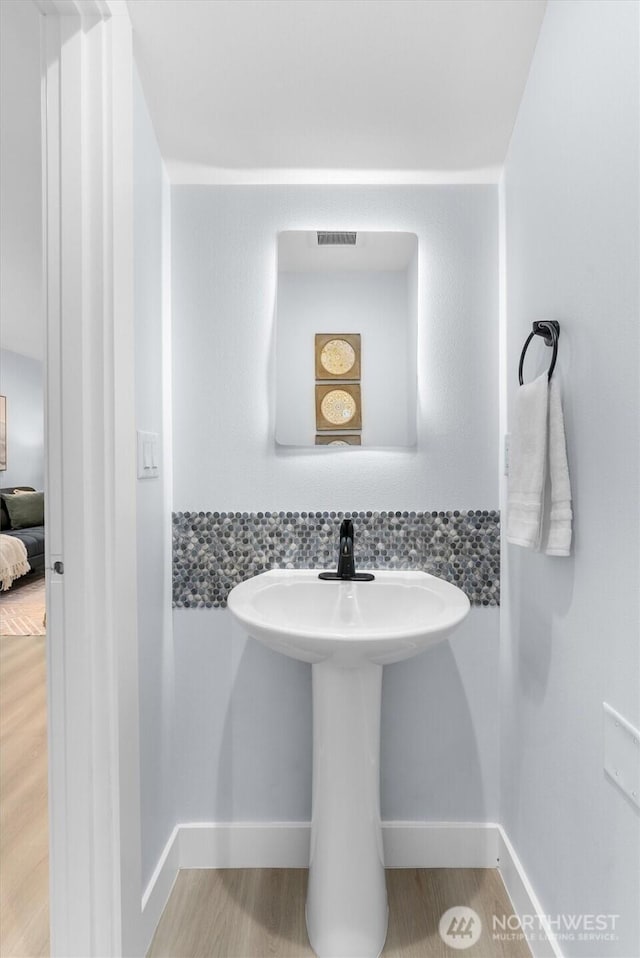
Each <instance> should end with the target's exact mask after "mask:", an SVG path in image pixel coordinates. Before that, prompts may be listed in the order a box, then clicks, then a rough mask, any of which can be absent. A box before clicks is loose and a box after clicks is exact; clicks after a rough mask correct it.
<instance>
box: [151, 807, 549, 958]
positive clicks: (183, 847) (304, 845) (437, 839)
mask: <svg viewBox="0 0 640 958" xmlns="http://www.w3.org/2000/svg"><path fill="white" fill-rule="evenodd" d="M382 835H383V842H384V854H385V864H386V866H387V868H498V869H499V870H500V873H501V875H502V879H503V881H504V884H505V887H506V889H507V893H508V895H509V897H510V899H511V902H512V904H513V908H514V912H515V913H516V914H517V915H518V916H519V918H520V919H521V920H522V919H523V918H524V917H525V916H527V917H529V916H534V918H535V923H536V928H535V929H532V931H533V933H530V934H528V935H527V940H528V942H529V947H530V949H531V953H532V955H533V958H562V953H561V952H560V950H559V949H558V946H557V944H556V942H555V941H554V938H553V935H552V934H551V932H550V929H549V927H548V925H547V924H546V921H545V919H544V915H543V912H542V909H541V906H540V902H539V901H538V898H537V896H536V894H535V892H534V890H533V888H532V887H531V884H530V882H529V880H528V878H527V875H526V873H525V871H524V868H523V867H522V863H521V861H520V859H519V858H518V856H517V854H516V852H515V850H514V848H513V846H512V844H511V842H510V841H509V838H508V836H507V834H506V832H505V831H504V829H503V828H502V826H501V825H497V824H494V823H475V822H383V824H382ZM309 837H310V825H309V823H308V822H259V823H254V822H234V823H230V824H227V823H219V822H194V823H185V824H182V825H177V826H176V827H175V828H174V830H173V832H172V833H171V836H170V838H169V840H168V842H167V844H166V846H165V848H164V851H163V852H162V855H161V856H160V859H159V860H158V864H157V866H156V868H155V871H154V873H153V875H152V876H151V879H150V881H149V884H148V885H147V888H146V890H145V892H144V895H143V896H142V918H143V922H144V927H145V931H146V932H148V941H151V938H152V936H153V932H154V930H155V928H156V926H157V924H158V921H159V920H160V916H161V915H162V912H163V910H164V907H165V905H166V903H167V900H168V898H169V895H170V894H171V889H172V888H173V884H174V882H175V880H176V877H177V875H178V871H179V870H180V869H181V868H306V867H307V865H308V862H309ZM541 930H544V932H545V933H546V935H547V938H546V940H545V938H544V937H543V936H541V935H540V931H541ZM526 932H527V928H526V925H525V933H526ZM541 937H542V940H538V939H539V938H541Z"/></svg>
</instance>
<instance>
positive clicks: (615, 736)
mask: <svg viewBox="0 0 640 958" xmlns="http://www.w3.org/2000/svg"><path fill="white" fill-rule="evenodd" d="M602 708H603V712H604V770H605V772H606V773H607V775H608V776H609V778H610V779H611V780H612V781H614V782H615V783H616V785H617V786H618V788H619V789H621V790H622V791H623V792H624V793H625V795H627V797H628V798H630V799H631V801H632V802H633V803H634V805H637V806H638V807H639V808H640V731H638V729H637V728H634V727H633V725H631V723H630V722H627V720H626V719H624V718H623V717H622V716H621V715H620V713H619V712H616V710H615V709H613V708H611V706H610V705H608V704H607V703H606V702H603V703H602Z"/></svg>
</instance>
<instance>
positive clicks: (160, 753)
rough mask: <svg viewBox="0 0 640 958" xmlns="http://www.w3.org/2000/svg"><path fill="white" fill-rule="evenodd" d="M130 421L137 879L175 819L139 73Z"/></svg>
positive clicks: (163, 321)
mask: <svg viewBox="0 0 640 958" xmlns="http://www.w3.org/2000/svg"><path fill="white" fill-rule="evenodd" d="M133 110H134V112H133V169H134V184H133V186H134V190H133V195H134V296H135V362H136V365H135V378H136V383H135V388H136V425H137V428H138V429H141V430H143V431H145V432H155V433H158V434H159V436H160V441H161V447H162V455H163V459H164V461H165V463H164V465H163V468H161V470H160V477H159V478H158V479H145V480H139V481H138V486H137V503H136V509H137V518H136V521H137V543H138V654H139V695H140V790H141V796H140V801H141V823H142V884H143V887H145V886H146V884H147V882H148V880H149V878H150V876H151V873H152V871H153V869H154V868H155V865H156V862H157V861H158V858H159V857H160V854H161V852H162V849H163V848H164V845H165V843H166V841H167V839H168V837H169V835H170V834H171V830H172V829H173V826H174V825H175V820H176V808H175V780H174V774H173V726H174V663H173V646H172V634H171V625H172V623H171V581H170V573H171V538H170V528H169V521H170V515H169V514H170V511H171V471H170V468H167V465H166V463H167V462H168V461H170V459H169V456H170V418H169V421H167V419H168V417H167V415H166V412H167V410H166V404H167V403H168V402H170V382H169V379H168V377H167V375H166V366H167V362H168V356H167V355H166V353H167V350H168V348H169V344H168V343H167V341H166V325H167V322H168V315H167V302H166V299H167V297H166V296H165V295H163V294H164V293H165V284H166V276H165V271H166V270H167V269H168V263H167V261H166V249H165V244H166V243H168V235H167V234H168V230H169V216H170V212H169V186H168V181H167V176H166V173H165V170H164V164H163V162H162V159H161V156H160V152H159V150H158V145H157V143H156V139H155V134H154V131H153V127H152V125H151V120H150V118H149V114H148V111H147V106H146V103H145V100H144V94H143V92H142V87H141V85H140V81H139V79H138V75H137V73H136V72H135V71H134V77H133Z"/></svg>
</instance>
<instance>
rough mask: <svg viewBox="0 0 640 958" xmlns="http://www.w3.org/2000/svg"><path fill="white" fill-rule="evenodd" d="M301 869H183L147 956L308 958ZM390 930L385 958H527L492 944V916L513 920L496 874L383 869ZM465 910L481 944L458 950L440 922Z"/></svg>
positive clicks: (522, 951) (507, 945)
mask: <svg viewBox="0 0 640 958" xmlns="http://www.w3.org/2000/svg"><path fill="white" fill-rule="evenodd" d="M306 886H307V872H306V869H287V868H262V869H257V868H256V869H229V870H224V869H221V870H219V871H209V870H197V871H196V870H184V871H181V872H180V874H179V876H178V879H177V881H176V884H175V886H174V889H173V891H172V893H171V896H170V898H169V901H168V903H167V907H166V908H165V911H164V914H163V916H162V918H161V920H160V924H159V925H158V929H157V931H156V934H155V936H154V939H153V942H152V944H151V948H150V951H149V958H313V952H312V950H311V948H310V946H309V941H308V939H307V933H306V928H305V920H304V902H305V895H306ZM387 891H388V896H389V932H388V935H387V943H386V945H385V949H384V952H383V956H384V958H451V956H452V955H454V954H457V953H459V954H461V955H468V956H469V958H530V956H531V953H530V951H529V948H528V946H527V944H526V942H524V941H522V940H513V941H508V942H505V941H494V940H493V931H492V916H493V915H497V916H499V917H500V918H502V916H504V915H507V916H508V915H511V914H513V909H512V907H511V903H510V901H509V898H508V896H507V893H506V891H505V888H504V885H503V884H502V879H501V878H500V875H499V873H498V872H497V871H496V870H494V869H479V868H469V869H443V868H433V869H417V868H402V869H399V868H398V869H388V870H387ZM454 905H468V906H469V907H471V908H473V909H474V910H475V911H476V912H477V913H478V914H479V916H480V918H481V920H482V926H483V933H482V936H481V938H480V940H479V941H478V942H477V943H476V944H475V945H472V946H471V947H470V948H467V949H466V950H465V951H460V952H456V951H454V950H453V949H452V948H450V947H448V946H447V945H445V943H444V942H443V941H442V939H441V938H440V935H439V934H438V922H439V920H440V916H441V915H442V914H443V912H445V911H446V910H447V909H448V908H451V907H453V906H454Z"/></svg>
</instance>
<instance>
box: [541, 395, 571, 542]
mask: <svg viewBox="0 0 640 958" xmlns="http://www.w3.org/2000/svg"><path fill="white" fill-rule="evenodd" d="M549 476H550V479H551V508H550V512H549V527H548V531H547V541H546V544H545V550H544V551H545V552H546V553H547V555H550V556H568V555H570V554H571V522H572V519H573V512H572V509H571V483H570V481H569V463H568V462H567V443H566V439H565V434H564V416H563V414H562V400H561V398H560V386H559V385H558V383H557V382H556V380H555V379H552V380H551V382H550V384H549Z"/></svg>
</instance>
